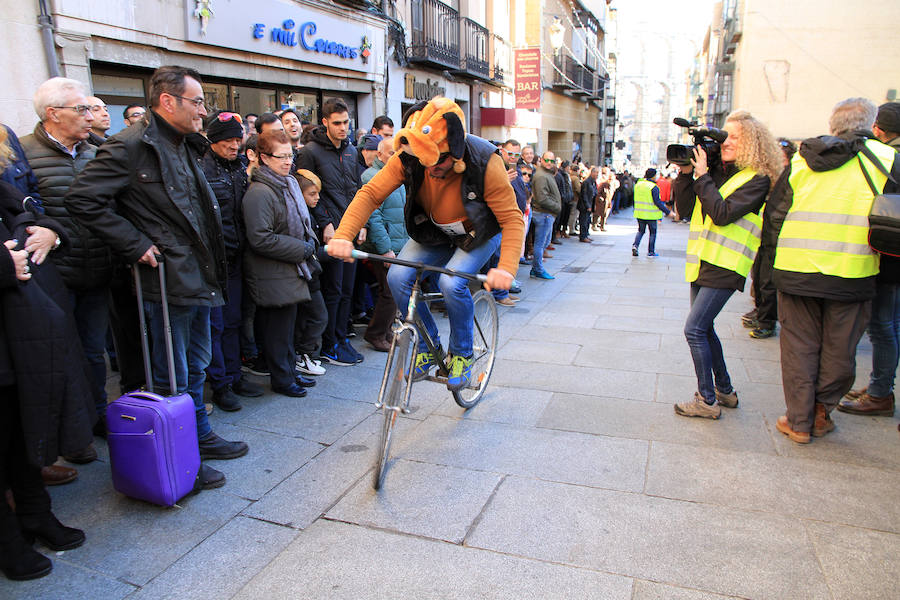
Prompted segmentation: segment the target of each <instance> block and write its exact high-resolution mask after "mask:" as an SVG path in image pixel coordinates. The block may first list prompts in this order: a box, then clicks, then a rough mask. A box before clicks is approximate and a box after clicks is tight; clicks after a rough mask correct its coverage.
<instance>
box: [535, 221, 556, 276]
mask: <svg viewBox="0 0 900 600" xmlns="http://www.w3.org/2000/svg"><path fill="white" fill-rule="evenodd" d="M555 218H556V217H555V216H554V215H551V214H549V213H544V212H535V213H534V215H533V217H532V219H533V221H534V258H533V259H532V260H531V270H532V271H533V272H534V273H543V272H544V249H545V248H546V247H547V246H548V245H549V244H550V236H551V234H552V233H553V220H554V219H555Z"/></svg>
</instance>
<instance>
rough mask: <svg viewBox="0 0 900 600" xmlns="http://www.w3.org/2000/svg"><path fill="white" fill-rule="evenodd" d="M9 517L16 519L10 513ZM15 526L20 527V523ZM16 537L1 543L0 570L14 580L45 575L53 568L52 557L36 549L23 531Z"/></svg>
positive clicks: (24, 579) (25, 579) (16, 534)
mask: <svg viewBox="0 0 900 600" xmlns="http://www.w3.org/2000/svg"><path fill="white" fill-rule="evenodd" d="M8 518H9V519H15V517H14V516H13V515H11V514H10V515H9V517H8ZM14 527H16V528H18V525H15V526H14ZM14 535H15V537H14V538H13V539H10V540H9V541H7V542H3V543H0V571H3V574H4V575H6V578H7V579H10V580H12V581H27V580H29V579H37V578H39V577H43V576H44V575H47V574H48V573H50V571H52V570H53V563H52V562H50V559H49V558H47V557H46V556H44V555H43V554H41V553H40V552H38V551H36V550H35V549H34V548H32V547H31V545H30V544H28V543H27V542H26V541H25V540H24V539H23V538H22V534H21V532H18V531H17V532H15V534H14Z"/></svg>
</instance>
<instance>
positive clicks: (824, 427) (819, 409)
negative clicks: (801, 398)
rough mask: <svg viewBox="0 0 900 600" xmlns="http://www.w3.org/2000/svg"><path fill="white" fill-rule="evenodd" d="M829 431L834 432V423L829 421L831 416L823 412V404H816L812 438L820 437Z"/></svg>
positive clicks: (825, 411)
mask: <svg viewBox="0 0 900 600" xmlns="http://www.w3.org/2000/svg"><path fill="white" fill-rule="evenodd" d="M831 431H834V421H832V420H831V415H829V414H828V411H827V410H825V405H824V404H819V403H816V420H815V421H814V422H813V428H812V435H813V437H822V436H823V435H825V434H826V433H829V432H831Z"/></svg>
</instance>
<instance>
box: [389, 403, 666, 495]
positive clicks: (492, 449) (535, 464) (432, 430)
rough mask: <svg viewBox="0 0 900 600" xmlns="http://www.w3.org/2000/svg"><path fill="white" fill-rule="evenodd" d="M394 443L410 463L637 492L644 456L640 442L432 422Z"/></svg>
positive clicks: (644, 445)
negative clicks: (448, 466)
mask: <svg viewBox="0 0 900 600" xmlns="http://www.w3.org/2000/svg"><path fill="white" fill-rule="evenodd" d="M394 443H395V450H394V451H393V453H394V455H395V456H397V457H400V458H404V459H408V460H415V461H419V462H424V463H430V464H440V465H450V466H454V467H462V468H468V469H478V470H486V471H491V472H494V473H505V474H516V475H531V476H534V477H538V478H541V479H547V480H550V481H563V482H567V483H575V484H581V485H587V486H595V487H603V488H611V489H617V490H626V491H636V492H639V491H641V489H642V488H643V486H644V465H646V463H647V450H648V444H647V442H645V441H643V440H627V439H621V438H612V437H604V436H595V435H584V434H581V433H577V432H563V431H546V430H541V429H532V428H522V427H516V426H511V425H504V424H499V423H484V422H476V421H459V420H454V419H448V418H443V417H436V416H434V417H431V418H429V419H428V420H427V421H425V423H423V424H422V425H421V426H420V427H418V428H417V429H416V430H415V431H414V432H412V434H410V435H408V436H403V437H398V438H397V440H396V441H395V442H394Z"/></svg>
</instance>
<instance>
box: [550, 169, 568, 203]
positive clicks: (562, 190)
mask: <svg viewBox="0 0 900 600" xmlns="http://www.w3.org/2000/svg"><path fill="white" fill-rule="evenodd" d="M554 179H556V187H558V188H559V197H560V198H561V199H562V203H563V206H565V205H566V204H567V203H569V202H571V201H572V200H573V196H572V182H571V181H570V180H569V174H568V173H567V172H566V171H565V170H564V169H559V170H557V171H556V176H555V177H554Z"/></svg>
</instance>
